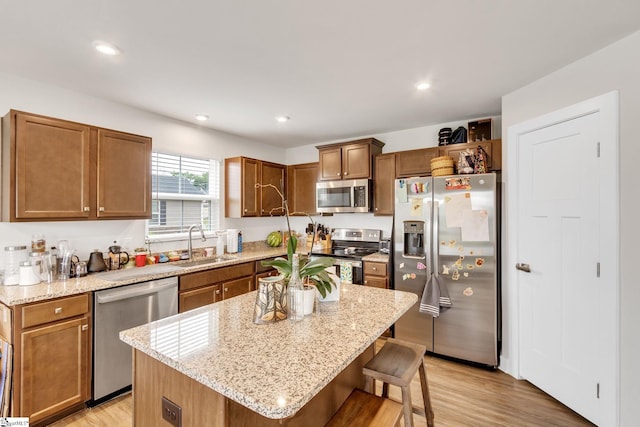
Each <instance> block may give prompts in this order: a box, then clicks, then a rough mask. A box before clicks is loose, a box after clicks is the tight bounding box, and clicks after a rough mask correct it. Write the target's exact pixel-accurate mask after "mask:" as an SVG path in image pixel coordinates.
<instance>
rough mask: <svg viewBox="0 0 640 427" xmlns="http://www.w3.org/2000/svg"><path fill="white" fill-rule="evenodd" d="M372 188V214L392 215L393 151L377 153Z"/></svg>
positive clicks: (394, 167) (394, 172)
mask: <svg viewBox="0 0 640 427" xmlns="http://www.w3.org/2000/svg"><path fill="white" fill-rule="evenodd" d="M374 174H375V176H374V180H373V189H374V197H373V203H374V206H375V208H374V211H373V213H374V215H393V210H394V194H393V191H394V181H395V177H396V156H395V154H394V153H389V154H378V155H377V156H376V158H375V171H374Z"/></svg>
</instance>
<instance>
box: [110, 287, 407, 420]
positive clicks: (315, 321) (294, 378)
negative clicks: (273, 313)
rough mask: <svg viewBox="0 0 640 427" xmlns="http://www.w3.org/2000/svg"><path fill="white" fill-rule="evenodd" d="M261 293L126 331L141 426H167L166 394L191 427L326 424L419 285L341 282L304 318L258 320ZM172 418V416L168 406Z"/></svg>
mask: <svg viewBox="0 0 640 427" xmlns="http://www.w3.org/2000/svg"><path fill="white" fill-rule="evenodd" d="M255 296H256V292H255V291H254V292H251V293H248V294H245V295H242V296H239V297H236V298H232V299H230V300H226V301H221V302H219V303H215V304H212V305H209V306H205V307H202V308H199V309H196V310H191V311H189V312H186V313H182V314H179V315H176V316H172V317H169V318H165V319H162V320H159V321H156V322H153V323H150V324H147V325H143V326H140V327H137V328H133V329H129V330H127V331H123V332H121V333H120V338H121V339H122V341H124V342H126V343H127V344H129V345H131V346H132V347H133V349H134V350H133V351H134V383H133V395H134V399H133V400H134V424H135V425H136V426H137V427H142V426H156V425H162V423H163V421H161V420H162V414H163V410H162V398H163V397H164V398H166V399H168V400H169V401H171V402H173V403H174V404H176V405H177V406H179V407H180V408H181V415H180V416H181V418H182V425H183V426H197V425H217V426H231V425H274V426H275V425H291V426H295V425H301V426H302V425H304V426H313V425H318V426H322V425H324V424H325V423H326V421H327V420H328V419H329V418H330V417H331V416H332V415H333V413H334V412H335V411H336V410H337V409H338V408H339V407H340V405H341V404H342V402H343V401H344V400H345V399H346V398H347V396H348V395H349V393H350V392H351V390H352V389H353V388H355V387H362V385H363V384H364V380H363V378H362V366H363V365H364V364H365V363H366V362H367V361H368V360H369V359H370V358H371V357H373V354H374V352H373V346H374V344H375V341H376V339H377V338H378V337H379V336H380V335H381V334H382V333H383V332H384V331H385V330H387V328H389V327H390V326H391V325H392V324H393V323H394V322H395V321H396V320H397V319H398V318H399V317H400V316H402V314H403V313H404V312H405V311H407V310H408V309H409V308H410V307H411V306H412V305H413V304H415V302H416V301H417V297H416V295H414V294H411V293H405V292H398V291H392V290H386V289H378V288H371V287H366V286H358V285H343V286H342V287H341V297H340V301H339V302H334V303H321V304H319V309H318V312H317V313H315V314H313V315H310V316H307V317H305V319H304V320H302V321H300V322H291V321H289V320H285V321H281V322H278V323H274V324H269V325H256V324H254V323H253V322H252V317H253V305H254V302H255ZM169 416H172V415H171V413H170V411H169Z"/></svg>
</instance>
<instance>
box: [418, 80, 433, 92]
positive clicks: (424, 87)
mask: <svg viewBox="0 0 640 427" xmlns="http://www.w3.org/2000/svg"><path fill="white" fill-rule="evenodd" d="M430 87H431V85H430V84H429V83H426V82H422V83H418V84H417V85H416V89H418V90H427V89H429V88H430Z"/></svg>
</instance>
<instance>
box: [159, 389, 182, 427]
mask: <svg viewBox="0 0 640 427" xmlns="http://www.w3.org/2000/svg"><path fill="white" fill-rule="evenodd" d="M162 418H163V419H164V420H166V421H168V422H169V423H170V424H171V425H172V426H174V427H182V408H181V407H179V406H178V405H176V404H175V403H173V402H172V401H170V400H169V399H167V398H166V397H164V396H162Z"/></svg>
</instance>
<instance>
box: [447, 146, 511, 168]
mask: <svg viewBox="0 0 640 427" xmlns="http://www.w3.org/2000/svg"><path fill="white" fill-rule="evenodd" d="M478 146H481V147H482V148H483V149H484V151H485V152H486V153H487V158H486V166H487V172H490V171H499V170H502V139H491V140H488V141H478V142H467V143H466V144H452V145H445V146H443V147H440V155H441V156H451V157H453V163H454V164H457V162H458V157H460V153H461V152H462V151H464V150H467V149H472V150H476V149H477V148H478Z"/></svg>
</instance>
